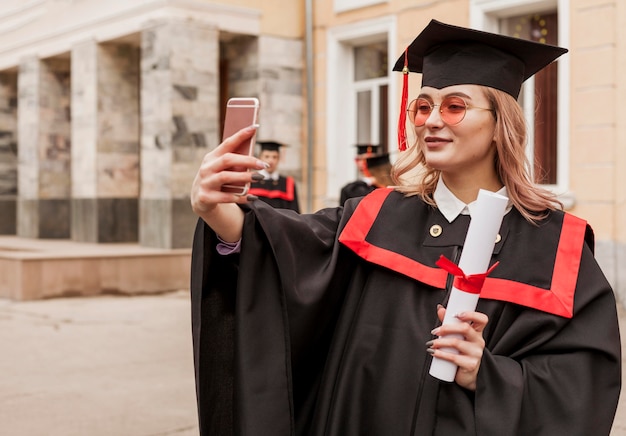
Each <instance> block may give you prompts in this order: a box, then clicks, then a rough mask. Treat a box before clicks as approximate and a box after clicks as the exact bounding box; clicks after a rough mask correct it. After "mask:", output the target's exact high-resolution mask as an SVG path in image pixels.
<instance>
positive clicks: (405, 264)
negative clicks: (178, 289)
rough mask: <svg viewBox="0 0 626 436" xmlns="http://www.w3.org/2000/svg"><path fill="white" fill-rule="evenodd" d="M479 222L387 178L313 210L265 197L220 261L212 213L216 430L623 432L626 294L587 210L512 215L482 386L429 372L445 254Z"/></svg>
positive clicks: (207, 427) (200, 242) (444, 283)
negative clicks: (621, 314) (624, 308)
mask: <svg viewBox="0 0 626 436" xmlns="http://www.w3.org/2000/svg"><path fill="white" fill-rule="evenodd" d="M435 224H437V225H439V226H441V227H442V229H443V231H442V232H441V234H440V235H439V236H437V237H434V236H431V234H430V232H429V229H430V228H431V226H433V225H435ZM468 224H469V217H466V216H459V217H458V218H457V219H456V220H455V221H454V222H452V223H448V222H447V221H446V219H445V218H444V217H443V216H442V215H441V213H440V212H439V211H438V210H437V209H435V208H432V207H430V206H428V205H426V204H425V203H423V202H422V201H421V200H419V199H418V198H417V197H410V198H405V197H404V196H403V195H401V194H399V193H397V192H394V191H392V190H389V189H385V188H382V189H378V190H376V191H374V192H373V193H372V194H370V195H368V196H367V197H365V198H364V199H363V200H360V202H359V201H357V200H350V201H348V202H347V203H346V207H345V208H335V209H325V210H322V211H319V212H318V213H316V214H306V215H297V214H295V213H293V212H291V211H285V210H277V209H272V208H270V207H268V206H267V205H265V204H263V203H260V202H256V203H254V204H253V205H252V206H251V207H250V208H249V209H246V217H245V223H244V229H243V238H242V245H241V253H240V254H237V255H229V256H220V255H218V254H217V253H216V251H215V244H216V238H215V235H214V234H213V232H212V231H211V230H210V229H209V228H208V227H207V226H206V225H205V224H204V223H203V222H202V221H199V223H198V227H197V229H196V234H195V240H194V249H193V257H192V282H191V292H192V326H193V340H194V363H195V370H196V386H197V394H198V413H199V419H200V429H201V434H202V435H231V434H233V435H268V436H269V435H272V436H282V435H293V434H296V435H316V436H318V435H319V436H321V435H330V436H346V435H347V436H351V435H381V436H389V435H391V436H396V435H445V436H450V435H452V436H457V435H481V436H483V435H484V436H487V435H494V436H506V435H532V436H542V435H546V436H554V435H568V436H570V435H580V436H589V435H594V436H596V435H608V434H609V432H610V428H611V425H612V421H613V417H614V414H615V410H616V407H617V401H618V397H619V392H620V386H621V362H620V360H621V355H620V339H619V330H618V322H617V313H616V303H615V298H614V294H613V291H612V289H611V287H610V286H609V284H608V283H607V281H606V279H605V277H604V275H603V274H602V272H601V270H600V268H599V267H598V265H597V263H596V261H595V259H594V257H593V253H592V248H593V234H592V232H591V229H590V228H589V227H588V226H587V225H586V223H585V222H584V221H582V220H580V219H578V218H575V217H573V216H572V215H569V214H566V213H562V212H554V213H551V214H550V216H549V217H548V218H547V219H546V220H544V221H542V222H541V224H539V226H533V225H531V224H529V223H528V222H527V221H525V220H524V219H523V217H522V216H521V215H520V214H519V213H518V212H517V211H516V210H512V211H511V212H509V213H508V214H507V215H506V216H505V218H504V221H503V224H502V227H501V230H500V235H501V240H500V241H499V242H498V243H497V244H496V247H495V249H494V254H493V258H492V263H493V262H495V261H499V262H500V263H499V265H498V266H497V268H495V270H494V271H493V272H492V273H491V275H490V276H489V277H488V278H487V280H486V281H485V286H484V288H483V293H482V294H481V299H480V301H479V304H478V308H477V310H478V311H481V312H484V313H486V314H487V315H488V316H489V323H488V325H487V327H486V329H485V331H484V333H483V335H484V338H485V342H486V347H485V350H484V355H483V359H482V362H481V367H480V371H479V373H478V379H477V388H476V391H475V392H470V391H467V390H465V389H463V388H461V387H460V386H458V385H457V384H456V383H446V382H441V381H439V380H437V379H435V378H433V377H431V376H430V375H429V374H428V369H429V366H430V362H431V357H430V356H429V355H428V353H427V352H426V346H425V342H426V341H428V340H430V339H432V336H431V334H430V331H431V329H432V328H434V327H435V326H436V325H437V324H438V320H437V317H436V305H437V304H438V303H443V304H445V300H446V298H447V291H446V289H449V286H450V281H451V280H450V278H449V277H448V275H447V274H446V273H445V272H444V271H442V270H441V269H439V268H438V267H436V266H435V262H436V261H437V259H438V258H439V256H440V255H441V254H443V255H445V256H446V257H448V258H449V259H451V260H453V261H454V262H455V263H457V262H458V258H459V254H460V252H461V249H462V245H463V242H464V239H465V235H466V232H467V227H468ZM434 234H436V233H434ZM340 235H341V236H340ZM340 241H341V242H340Z"/></svg>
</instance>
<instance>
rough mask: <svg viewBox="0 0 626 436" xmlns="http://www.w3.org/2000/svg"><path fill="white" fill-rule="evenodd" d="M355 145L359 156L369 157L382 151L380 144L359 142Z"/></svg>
mask: <svg viewBox="0 0 626 436" xmlns="http://www.w3.org/2000/svg"><path fill="white" fill-rule="evenodd" d="M355 147H356V156H357V157H367V156H368V155H373V154H374V155H376V154H379V152H380V145H378V144H357V145H356V146H355Z"/></svg>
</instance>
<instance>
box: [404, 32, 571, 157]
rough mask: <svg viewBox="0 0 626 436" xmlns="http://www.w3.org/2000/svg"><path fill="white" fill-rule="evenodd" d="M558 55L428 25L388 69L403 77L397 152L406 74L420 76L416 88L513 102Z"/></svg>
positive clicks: (524, 43) (558, 50) (543, 47)
mask: <svg viewBox="0 0 626 436" xmlns="http://www.w3.org/2000/svg"><path fill="white" fill-rule="evenodd" d="M564 53H567V49H565V48H562V47H556V46H553V45H548V44H542V43H538V42H533V41H529V40H526V39H520V38H513V37H510V36H505V35H499V34H496V33H489V32H483V31H480V30H474V29H468V28H465V27H458V26H452V25H450V24H445V23H442V22H440V21H437V20H431V21H430V23H428V25H427V26H426V27H425V28H424V30H423V31H422V32H421V33H420V34H419V35H418V36H417V37H416V38H415V39H414V40H413V42H411V44H409V46H408V47H407V48H406V49H405V51H404V54H403V55H402V56H400V58H398V60H397V61H396V64H395V65H394V67H393V71H402V73H403V74H404V83H403V89H402V107H401V109H400V123H399V125H398V142H399V146H400V150H405V149H406V112H405V110H406V103H407V101H406V100H407V99H408V98H407V96H408V73H409V72H412V73H422V86H430V87H433V88H437V89H441V88H445V87H446V86H452V85H461V84H474V85H483V86H488V87H490V88H495V89H499V90H501V91H504V92H506V93H507V94H509V95H511V96H513V97H514V98H517V97H518V95H519V92H520V89H521V87H522V83H523V82H524V81H525V80H526V79H528V78H529V77H530V76H532V75H533V74H535V73H537V72H538V71H539V70H541V69H542V68H544V67H546V66H547V65H549V64H550V63H551V62H552V61H554V60H555V59H556V58H558V57H559V56H561V55H562V54H564Z"/></svg>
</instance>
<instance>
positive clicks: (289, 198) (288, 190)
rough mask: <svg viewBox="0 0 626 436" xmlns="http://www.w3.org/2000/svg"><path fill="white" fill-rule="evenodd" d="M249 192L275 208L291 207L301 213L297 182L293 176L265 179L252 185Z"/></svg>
mask: <svg viewBox="0 0 626 436" xmlns="http://www.w3.org/2000/svg"><path fill="white" fill-rule="evenodd" d="M248 193H249V194H253V195H256V196H257V197H259V199H260V200H262V201H264V202H265V203H267V204H269V205H270V206H272V207H275V208H281V209H291V210H295V211H296V212H298V213H300V205H299V204H298V193H297V191H296V183H295V181H294V179H293V177H291V176H286V177H285V176H278V180H272V179H264V180H260V181H258V182H254V183H252V184H251V185H250V190H249V191H248Z"/></svg>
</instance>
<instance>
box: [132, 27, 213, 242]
mask: <svg viewBox="0 0 626 436" xmlns="http://www.w3.org/2000/svg"><path fill="white" fill-rule="evenodd" d="M218 55H219V53H218V31H217V29H216V28H215V27H214V26H210V25H206V24H202V23H197V22H194V21H191V20H187V21H184V20H177V19H172V20H162V21H156V22H153V23H151V25H150V26H148V27H147V28H146V30H144V31H143V32H142V36H141V126H142V134H141V200H140V226H139V229H140V234H139V240H140V243H141V244H142V245H145V246H154V247H161V248H179V247H189V246H190V245H191V239H192V235H193V229H194V224H195V221H196V219H197V217H196V216H195V215H194V214H193V211H192V210H191V205H190V201H189V191H190V189H191V184H192V182H193V178H194V177H195V173H196V171H197V170H198V166H199V165H200V162H201V161H202V157H203V156H204V154H205V153H206V152H207V151H208V149H209V148H212V147H215V146H216V145H217V144H219V141H218V126H219V111H218V80H219V79H218V74H219V73H218Z"/></svg>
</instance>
